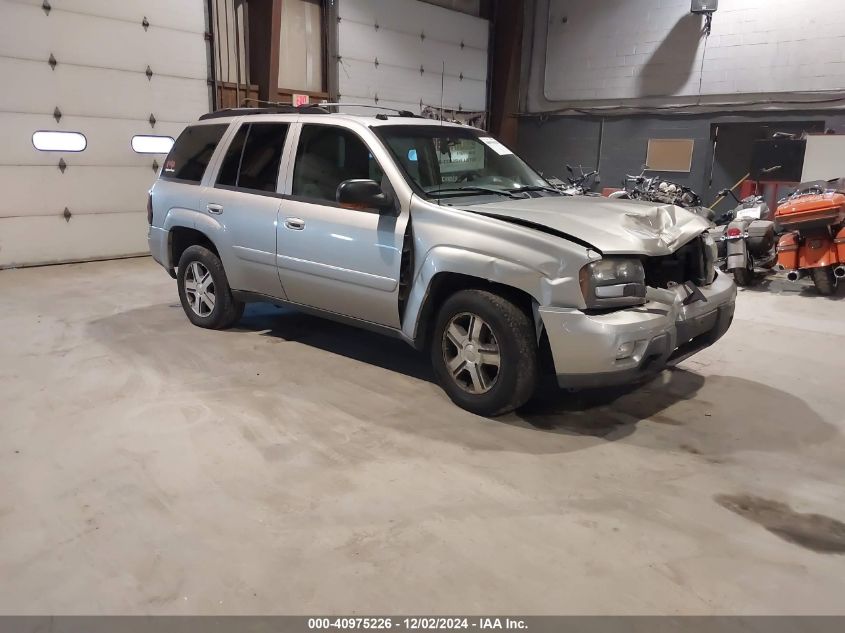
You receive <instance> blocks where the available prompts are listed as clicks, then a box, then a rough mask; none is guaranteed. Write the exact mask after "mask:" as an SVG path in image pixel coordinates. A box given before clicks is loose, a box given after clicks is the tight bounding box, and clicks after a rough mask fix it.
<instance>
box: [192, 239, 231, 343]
mask: <svg viewBox="0 0 845 633" xmlns="http://www.w3.org/2000/svg"><path fill="white" fill-rule="evenodd" d="M176 283H177V285H178V287H179V299H180V301H181V302H182V309H183V310H184V311H185V314H186V315H187V317H188V320H189V321H190V322H191V323H193V324H194V325H196V326H198V327H202V328H207V329H210V330H225V329H227V328H230V327H232V326H233V325H235V323H237V322H238V321H239V320H240V318H241V317H242V316H243V313H244V304H243V303H242V302H241V301H237V300H236V299H235V298H234V297H233V296H232V291H231V289H230V288H229V281H228V280H227V279H226V272H225V271H224V270H223V263H222V262H221V261H220V258H219V257H217V255H215V254H214V253H213V252H211V251H210V250H208V249H207V248H205V247H204V246H198V245H194V246H189V247H188V248H186V249H185V252H184V253H182V257H181V258H179V270H178V274H177V275H176Z"/></svg>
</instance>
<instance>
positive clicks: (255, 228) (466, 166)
mask: <svg viewBox="0 0 845 633" xmlns="http://www.w3.org/2000/svg"><path fill="white" fill-rule="evenodd" d="M148 216H149V223H150V227H149V244H150V250H151V252H152V255H153V257H154V258H155V260H156V261H158V262H159V263H160V264H161V265H162V266H163V267H164V268H165V269H166V270H167V271H168V272H169V273H170V275H171V276H172V277H174V278H175V279H176V280H177V283H178V290H179V297H180V299H181V302H182V307H183V308H184V310H185V314H186V315H187V317H188V319H189V320H190V321H191V322H192V323H193V324H195V325H197V326H200V327H204V328H214V329H222V328H227V327H230V326H232V325H234V324H235V323H237V321H238V320H239V318H240V317H241V315H242V314H243V310H244V304H245V303H246V302H250V301H267V302H271V303H274V304H277V305H285V306H293V307H295V308H298V309H301V310H303V311H306V312H310V313H313V314H316V315H320V316H323V317H326V318H330V319H336V320H341V321H344V322H346V323H350V324H353V325H356V326H358V327H362V328H367V329H371V330H376V331H379V332H382V333H384V334H388V335H391V336H395V337H399V338H401V339H403V340H405V341H406V342H407V343H409V344H410V345H412V346H413V347H415V348H417V349H419V350H426V351H427V353H428V354H429V355H430V357H431V362H432V364H433V367H434V373H435V375H436V377H437V380H438V381H439V383H440V385H441V386H442V387H443V389H444V390H445V391H446V393H447V394H448V395H449V397H450V398H451V399H452V400H453V401H454V402H455V403H456V404H458V405H459V406H461V407H463V408H465V409H467V410H469V411H472V412H474V413H477V414H480V415H498V414H502V413H506V412H508V411H511V410H513V409H515V408H517V407H519V406H521V405H522V404H524V403H525V402H526V401H527V400H528V399H529V398H530V397H531V395H532V393H533V392H534V390H535V386H536V384H537V381H538V378H539V374H540V371H541V365H543V363H541V361H540V359H541V358H548V359H550V363H548V364H550V365H553V368H554V373H555V374H556V376H557V381H558V384H559V385H560V386H561V387H564V388H582V387H595V386H603V385H609V384H618V383H625V382H633V381H636V380H638V379H640V378H641V377H643V376H648V375H651V374H652V373H654V372H657V371H659V370H660V369H661V368H663V367H665V366H666V365H667V364H670V363H675V362H678V361H679V360H680V359H683V358H686V357H688V356H689V355H690V354H692V353H695V352H696V351H698V350H700V349H702V348H704V347H706V346H708V345H710V344H712V343H713V342H715V341H716V340H717V339H718V338H720V337H721V336H722V335H723V334H724V333H725V332H726V331H727V329H728V327H729V325H730V323H731V320H732V318H733V312H734V302H735V298H736V287H735V286H734V283H733V281H732V280H731V278H730V277H729V276H727V275H724V274H720V273H719V272H718V271H717V270H716V269H715V266H714V260H715V247H714V245H713V242H712V240H711V238H710V237H709V235H708V233H707V230H708V228H709V224H708V223H707V221H705V220H704V219H703V218H701V217H699V216H697V215H694V214H692V213H690V212H688V211H685V210H684V209H682V208H680V207H676V206H672V205H662V204H656V203H646V202H638V201H623V200H608V199H606V198H591V197H570V196H564V195H561V193H560V192H559V191H558V190H556V189H555V188H554V187H552V186H551V185H550V184H549V183H548V182H547V181H546V180H544V179H543V178H542V177H541V176H540V175H538V174H537V173H536V172H534V171H533V170H532V169H531V168H530V167H528V165H526V164H525V162H523V161H522V160H521V159H520V158H519V157H518V156H517V155H516V154H514V153H513V152H512V151H511V150H510V149H508V148H507V147H506V146H504V145H503V144H502V143H500V142H499V141H497V140H496V139H494V138H493V137H491V136H490V135H489V134H488V133H486V132H484V131H482V130H479V129H475V128H471V127H467V126H463V125H458V124H451V123H442V122H438V121H431V120H426V119H421V118H418V117H414V116H413V115H411V114H410V113H407V112H400V113H398V115H391V116H388V115H385V114H378V115H376V116H373V117H363V116H352V115H346V114H340V113H329V111H328V110H326V109H324V108H314V107H310V108H307V109H299V110H297V109H294V108H275V109H266V108H256V109H238V110H228V111H226V110H224V111H220V112H215V113H211V114H208V115H205V116H203V117H201V118H200V120H199V121H198V122H197V123H195V124H192V125H190V126H188V127H187V128H186V129H185V131H184V132H183V133H182V134H181V135H180V136H179V138H178V140H177V141H176V143H175V145H174V147H173V149H172V150H171V152H170V154H169V155H168V156H167V158H166V160H165V162H164V165H163V168H162V171H161V174H160V177H159V179H158V180H157V182H156V183H155V185H154V186H153V188H152V189H151V191H150V196H149V201H148Z"/></svg>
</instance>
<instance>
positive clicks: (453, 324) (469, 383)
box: [442, 312, 502, 395]
mask: <svg viewBox="0 0 845 633" xmlns="http://www.w3.org/2000/svg"><path fill="white" fill-rule="evenodd" d="M442 348H443V360H444V361H445V363H446V368H447V369H448V371H449V375H450V376H451V377H452V379H453V380H454V381H455V383H456V384H457V385H458V386H459V387H460V388H461V389H463V390H464V391H466V392H467V393H471V394H473V395H479V394H483V393H487V392H488V391H490V389H492V388H493V386H494V385H495V384H496V380H497V378H498V376H499V369H500V367H501V362H502V357H501V352H500V350H499V343H498V341H497V340H496V336H495V335H494V334H493V330H492V329H491V328H490V325H489V324H488V323H487V322H486V321H484V320H483V319H482V318H481V317H480V316H478V315H477V314H472V313H471V312H462V313H460V314H457V315H455V316H454V317H452V319H451V320H450V321H449V323H448V325H447V326H446V329H445V330H444V331H443V341H442Z"/></svg>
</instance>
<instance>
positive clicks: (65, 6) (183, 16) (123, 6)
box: [5, 0, 205, 35]
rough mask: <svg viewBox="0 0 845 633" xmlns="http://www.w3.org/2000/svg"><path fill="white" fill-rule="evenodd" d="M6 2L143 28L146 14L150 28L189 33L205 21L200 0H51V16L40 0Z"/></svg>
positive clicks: (201, 0) (197, 32)
mask: <svg viewBox="0 0 845 633" xmlns="http://www.w3.org/2000/svg"><path fill="white" fill-rule="evenodd" d="M5 1H7V2H8V3H9V4H19V5H24V6H30V7H35V8H37V9H38V10H39V11H41V15H42V17H45V18H52V17H54V16H56V15H60V14H62V13H65V12H74V13H81V14H87V15H90V16H96V17H101V16H102V17H107V18H110V19H112V20H122V21H126V22H132V23H133V24H137V25H138V28H143V27H142V26H141V22H142V21H143V19H144V18H145V17H146V18H147V20H148V21H149V23H150V29H154V28H168V29H180V30H184V31H188V32H190V33H196V34H200V35H201V34H202V33H203V32H204V29H203V25H204V20H205V17H204V16H205V5H204V3H203V0H181V1H180V2H173V0H143V2H138V1H135V2H128V1H126V0H60V1H58V2H57V1H56V0H53V2H52V6H53V9H52V10H51V11H50V15H49V16H47V15H45V14H44V11H43V10H42V9H41V4H42V2H43V0H5Z"/></svg>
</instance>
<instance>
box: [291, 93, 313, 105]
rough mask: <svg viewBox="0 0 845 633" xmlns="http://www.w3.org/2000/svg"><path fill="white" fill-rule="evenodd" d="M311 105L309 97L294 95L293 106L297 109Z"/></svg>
mask: <svg viewBox="0 0 845 633" xmlns="http://www.w3.org/2000/svg"><path fill="white" fill-rule="evenodd" d="M309 103H310V99H309V98H308V95H298V94H294V95H293V105H294V106H296V107H297V108H298V107H299V106H304V105H308V104H309Z"/></svg>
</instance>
